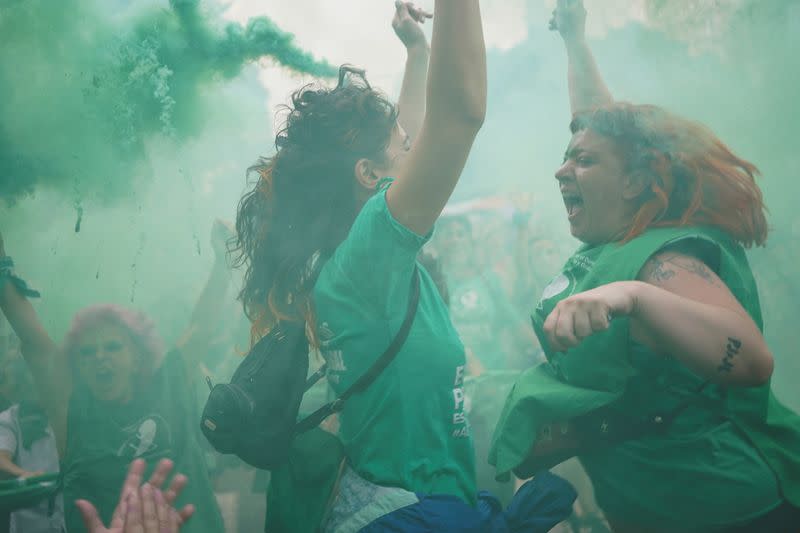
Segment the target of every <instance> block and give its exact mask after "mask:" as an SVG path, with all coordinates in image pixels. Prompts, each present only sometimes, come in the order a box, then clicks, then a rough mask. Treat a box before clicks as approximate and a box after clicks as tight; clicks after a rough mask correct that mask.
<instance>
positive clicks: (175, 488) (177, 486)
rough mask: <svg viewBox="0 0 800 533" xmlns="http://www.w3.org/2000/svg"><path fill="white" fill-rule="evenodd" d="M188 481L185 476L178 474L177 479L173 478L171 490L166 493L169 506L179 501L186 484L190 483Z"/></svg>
mask: <svg viewBox="0 0 800 533" xmlns="http://www.w3.org/2000/svg"><path fill="white" fill-rule="evenodd" d="M188 481H189V479H188V478H187V477H186V476H184V475H183V474H176V475H175V477H174V478H172V482H171V483H170V484H169V488H168V489H167V491H166V492H165V493H164V498H165V499H166V500H167V503H168V504H169V505H174V504H175V500H177V499H178V497H179V496H180V495H181V492H182V491H183V489H184V488H185V487H186V483H188Z"/></svg>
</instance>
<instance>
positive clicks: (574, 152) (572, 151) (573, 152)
mask: <svg viewBox="0 0 800 533" xmlns="http://www.w3.org/2000/svg"><path fill="white" fill-rule="evenodd" d="M580 154H589V155H595V152H593V151H591V150H587V149H586V148H581V147H580V146H573V147H572V148H567V151H566V152H564V160H567V159H569V158H571V157H575V156H578V155H580Z"/></svg>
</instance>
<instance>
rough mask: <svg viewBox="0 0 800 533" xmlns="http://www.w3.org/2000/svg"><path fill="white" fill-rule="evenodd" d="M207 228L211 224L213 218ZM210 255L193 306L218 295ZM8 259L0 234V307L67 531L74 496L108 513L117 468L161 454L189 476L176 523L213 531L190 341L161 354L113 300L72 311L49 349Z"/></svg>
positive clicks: (198, 316)
mask: <svg viewBox="0 0 800 533" xmlns="http://www.w3.org/2000/svg"><path fill="white" fill-rule="evenodd" d="M215 230H216V234H219V233H220V228H219V223H218V224H217V225H216V226H215ZM218 248H220V247H219V246H215V249H218ZM222 249H223V250H224V246H223V247H222ZM220 257H221V258H222V259H224V252H223V253H222V254H220V253H218V254H217V258H218V259H220ZM217 263H218V265H217V266H215V268H214V273H212V276H211V279H210V280H209V283H208V285H207V286H206V289H205V290H204V292H203V294H202V295H201V298H200V302H198V306H197V308H198V309H201V308H202V307H213V305H211V306H208V305H207V304H208V303H210V302H213V301H215V300H218V299H219V298H220V296H219V290H220V287H222V286H224V285H226V284H225V283H224V282H222V281H221V280H226V279H227V273H226V272H225V269H224V260H218V261H217ZM220 265H222V267H220ZM12 267H13V262H12V261H11V260H10V258H8V257H7V256H6V254H5V250H4V246H3V243H2V237H0V308H2V310H3V313H4V314H5V315H6V317H7V319H8V321H9V323H10V324H11V326H12V328H13V329H14V331H15V332H16V333H17V335H18V336H19V338H20V343H21V345H20V348H21V351H22V354H23V356H24V357H25V359H26V361H27V363H28V366H29V368H30V370H31V373H32V375H33V377H34V380H35V382H36V387H37V389H38V393H39V396H40V398H41V402H42V405H43V407H44V410H45V412H46V414H47V416H48V418H49V419H50V423H51V426H52V428H53V431H54V433H55V437H56V442H57V445H58V452H59V456H60V459H61V462H62V475H63V479H64V502H65V515H66V523H67V529H68V530H69V531H70V533H72V532H75V531H84V530H85V526H84V524H83V522H82V520H81V517H80V514H79V512H78V508H77V507H76V504H75V502H76V501H77V500H88V501H91V502H92V503H93V504H94V505H95V506H96V507H97V510H98V512H99V516H100V517H101V519H102V520H103V521H108V520H109V519H110V518H111V516H112V514H113V512H114V508H115V507H116V505H117V503H118V494H119V492H118V490H119V487H120V485H121V484H122V482H123V480H124V479H125V472H126V470H127V467H128V465H129V464H130V463H131V462H132V461H134V460H137V459H144V460H146V461H147V462H148V463H150V464H155V463H157V462H158V461H159V460H161V459H170V460H172V461H173V462H174V463H175V466H176V470H177V471H180V472H182V473H185V474H186V475H187V477H189V478H190V479H191V481H192V482H191V484H190V488H189V489H187V490H186V491H185V501H187V502H192V503H193V504H195V505H196V507H197V513H196V514H197V516H196V518H195V519H194V520H193V521H192V522H191V523H189V524H187V525H186V526H185V527H184V528H183V530H184V531H189V532H192V531H195V532H200V531H210V532H211V531H213V532H215V533H216V532H219V531H222V530H223V526H222V519H221V515H220V513H219V510H218V507H217V505H216V502H215V499H214V493H213V491H212V487H211V483H210V481H209V477H208V472H207V468H206V465H205V461H204V458H203V451H202V448H201V447H200V445H199V443H198V441H197V433H198V432H197V428H196V421H197V419H198V417H197V416H196V415H197V413H196V412H195V411H196V406H197V403H196V402H195V400H194V393H193V391H194V389H193V387H192V384H191V380H190V378H189V376H190V374H189V365H190V364H191V361H189V360H188V359H187V357H186V356H184V351H185V352H186V353H190V352H191V350H177V349H176V350H172V351H170V352H167V353H165V350H164V346H163V343H162V341H161V338H160V337H159V335H158V333H157V332H156V328H155V324H153V322H152V321H151V320H150V319H149V318H147V317H146V316H145V315H144V314H142V313H140V312H137V311H133V310H130V309H126V308H124V307H121V306H118V305H114V304H100V305H92V306H90V307H87V308H85V309H82V310H80V311H78V313H76V315H75V316H74V318H73V320H72V325H71V327H70V329H69V332H68V333H67V335H66V338H65V340H64V344H63V346H62V347H61V348H60V349H59V347H58V346H56V344H55V343H54V342H53V341H52V340H51V338H50V336H49V335H48V334H47V332H46V331H45V329H44V328H43V326H42V324H41V322H40V321H39V319H38V317H37V315H36V312H35V311H34V309H33V307H32V306H31V304H30V302H29V301H28V299H27V298H26V296H35V293H34V292H33V291H30V290H29V289H28V288H27V286H26V285H25V283H24V282H22V281H21V280H20V279H19V278H17V277H15V276H14V274H13V272H12V270H11V269H12ZM202 315H203V313H199V312H196V313H195V315H194V316H193V321H192V324H191V325H190V333H189V334H188V335H187V336H186V337H185V338H186V339H189V340H190V341H195V340H196V336H193V335H192V332H193V331H197V330H199V329H201V328H199V327H197V326H198V324H197V322H198V321H202V318H204V317H203V316H202ZM206 318H207V317H206ZM187 342H188V341H187Z"/></svg>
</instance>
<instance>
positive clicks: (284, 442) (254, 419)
mask: <svg viewBox="0 0 800 533" xmlns="http://www.w3.org/2000/svg"><path fill="white" fill-rule="evenodd" d="M418 302H419V273H418V272H417V271H416V270H415V272H414V275H413V277H412V286H411V294H410V297H409V301H408V310H407V311H406V316H405V320H404V321H403V325H402V326H401V327H400V330H399V331H398V333H397V335H396V336H395V338H394V340H393V341H392V343H391V345H390V346H389V348H387V350H386V352H384V354H383V355H382V356H381V357H379V358H378V359H377V360H376V361H375V363H373V365H372V366H371V367H370V368H369V370H367V372H366V373H364V375H363V376H361V377H360V378H359V379H358V380H357V381H356V382H355V383H354V384H353V385H352V386H350V388H349V389H347V390H346V391H345V392H344V393H343V394H342V395H341V396H339V397H338V398H337V399H336V400H334V401H332V402H330V403H328V404H326V405H323V406H322V407H320V408H319V409H317V410H316V411H315V412H314V413H312V414H311V415H310V416H308V417H307V418H305V419H303V420H301V421H300V422H298V421H297V418H298V411H299V409H300V402H301V401H302V399H303V394H305V392H306V391H307V390H308V389H309V388H311V387H312V386H313V385H314V384H315V383H316V382H317V381H319V380H320V379H321V378H322V377H323V376H324V375H325V371H326V367H325V365H323V367H322V368H321V369H320V370H318V371H317V372H315V373H314V375H312V376H311V377H309V378H307V376H308V352H309V346H308V340H307V339H306V325H305V323H303V322H285V321H282V322H279V323H278V324H277V325H276V326H275V327H274V328H272V330H271V331H270V332H269V333H268V334H267V335H265V336H264V337H263V338H262V339H261V340H259V341H258V342H257V343H256V344H255V345H254V346H253V347H252V348H251V350H250V352H249V353H248V354H247V356H246V357H245V358H244V360H243V361H242V363H241V364H240V365H239V368H237V369H236V372H234V374H233V377H232V378H231V382H230V383H228V384H218V385H215V386H213V387H212V386H211V382H210V380H209V387H211V393H210V394H209V397H208V401H207V402H206V406H205V408H204V409H203V416H202V418H201V419H200V429H201V430H202V431H203V434H204V435H205V436H206V439H208V441H209V442H210V443H211V445H212V446H213V447H214V449H215V450H217V451H218V452H220V453H223V454H235V455H237V456H238V457H239V458H240V459H242V460H243V461H244V462H246V463H248V464H250V465H252V466H255V467H256V468H260V469H263V470H273V469H275V468H277V467H280V466H281V465H283V464H284V463H285V462H286V460H287V458H288V456H289V451H290V448H291V444H292V441H293V440H294V437H295V436H296V435H299V434H300V433H303V432H305V431H308V430H310V429H313V428H315V427H317V426H318V425H319V424H320V423H322V422H323V421H324V420H325V419H326V418H328V417H329V416H331V415H332V414H334V413H338V412H339V411H341V410H342V408H343V407H344V404H345V402H346V401H347V400H348V399H349V398H350V397H351V396H352V395H353V394H357V393H359V392H361V391H363V390H365V389H366V388H367V387H369V385H370V384H371V383H372V382H373V381H374V380H375V378H377V377H378V375H379V374H380V373H381V372H382V371H383V370H384V369H385V368H386V367H387V366H388V365H389V363H391V361H392V360H393V359H394V357H395V356H396V355H397V353H398V352H399V351H400V348H402V346H403V344H404V343H405V340H406V338H407V337H408V333H409V331H410V330H411V325H412V323H413V321H414V317H415V316H416V310H417V304H418Z"/></svg>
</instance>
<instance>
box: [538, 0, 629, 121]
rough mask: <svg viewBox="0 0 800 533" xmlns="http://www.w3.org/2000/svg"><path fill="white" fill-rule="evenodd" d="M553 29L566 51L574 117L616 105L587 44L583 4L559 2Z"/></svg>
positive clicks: (567, 0)
mask: <svg viewBox="0 0 800 533" xmlns="http://www.w3.org/2000/svg"><path fill="white" fill-rule="evenodd" d="M550 29H551V30H558V33H559V34H561V37H562V38H563V39H564V45H565V47H566V49H567V60H568V62H569V74H568V79H569V103H570V108H571V111H572V114H575V113H577V112H578V111H584V110H587V109H591V108H593V107H599V106H602V105H605V104H610V103H611V102H613V101H614V98H613V97H612V96H611V92H610V91H609V90H608V87H607V86H606V83H605V81H603V76H602V75H601V74H600V70H599V69H598V68H597V63H596V62H595V60H594V56H593V55H592V51H591V50H590V49H589V45H588V44H586V9H585V8H584V7H583V0H558V4H557V7H556V9H555V11H554V12H553V19H552V20H551V21H550Z"/></svg>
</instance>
